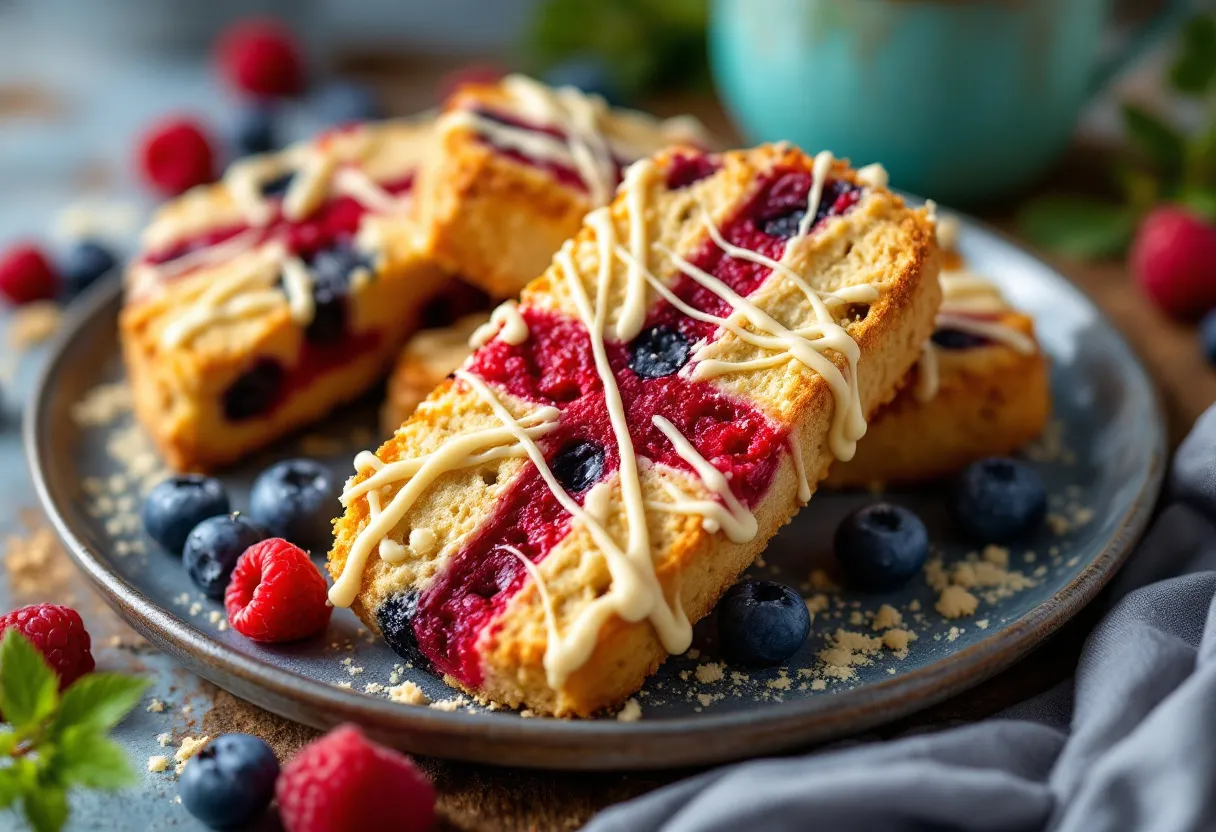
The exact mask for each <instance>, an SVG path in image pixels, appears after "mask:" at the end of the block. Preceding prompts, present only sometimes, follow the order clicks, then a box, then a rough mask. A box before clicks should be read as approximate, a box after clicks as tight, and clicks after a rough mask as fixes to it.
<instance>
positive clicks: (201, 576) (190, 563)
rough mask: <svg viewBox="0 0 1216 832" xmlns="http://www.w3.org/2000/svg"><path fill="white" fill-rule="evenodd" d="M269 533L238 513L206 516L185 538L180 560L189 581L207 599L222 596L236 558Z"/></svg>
mask: <svg viewBox="0 0 1216 832" xmlns="http://www.w3.org/2000/svg"><path fill="white" fill-rule="evenodd" d="M268 537H269V535H268V534H266V532H265V531H264V530H263V529H262V528H261V527H259V526H258V525H257V524H255V523H254V522H253V521H252V520H250V519H249V518H248V517H245V516H244V515H242V514H225V515H222V516H220V517H210V518H208V519H206V520H204V521H203V522H201V523H199V524H198V525H197V526H195V527H194V529H193V530H192V531H191V532H190V534H189V536H188V537H186V545H185V546H184V547H182V561H183V562H184V563H185V564H186V572H187V573H189V575H190V580H192V581H194V583H195V584H196V585H197V586H198V588H199V589H201V590H202V591H203V593H204V594H206V595H207V596H208V597H209V598H215V599H220V598H223V597H224V590H225V589H227V588H228V579H229V578H230V577H232V569H233V567H234V566H236V561H237V558H239V557H240V556H241V555H242V554H244V552H245V550H246V549H248V548H249V547H250V546H252V545H253V544H255V543H261V542H262V541H263V540H265V539H266V538H268Z"/></svg>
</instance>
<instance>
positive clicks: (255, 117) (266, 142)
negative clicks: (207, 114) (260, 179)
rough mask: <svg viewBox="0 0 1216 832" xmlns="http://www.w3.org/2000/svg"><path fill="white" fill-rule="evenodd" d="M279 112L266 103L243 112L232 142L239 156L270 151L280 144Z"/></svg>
mask: <svg viewBox="0 0 1216 832" xmlns="http://www.w3.org/2000/svg"><path fill="white" fill-rule="evenodd" d="M277 115H278V114H277V113H276V112H275V110H274V108H273V107H271V106H268V105H265V104H258V105H255V106H252V107H248V108H246V109H245V110H243V111H242V112H241V115H240V117H239V118H238V120H237V123H236V128H235V129H234V130H233V135H232V144H233V149H234V150H235V151H236V155H237V156H252V155H254V154H257V153H269V152H270V151H272V150H274V149H275V148H277V147H278V146H279V142H278V135H277V132H278V131H277V127H278V120H277Z"/></svg>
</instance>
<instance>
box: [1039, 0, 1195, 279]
mask: <svg viewBox="0 0 1216 832" xmlns="http://www.w3.org/2000/svg"><path fill="white" fill-rule="evenodd" d="M1168 78H1169V84H1170V88H1171V89H1172V90H1173V91H1174V92H1175V93H1177V94H1179V95H1181V96H1185V97H1188V98H1192V99H1195V100H1196V103H1197V104H1198V105H1199V107H1200V109H1201V110H1202V111H1203V112H1204V116H1203V119H1202V124H1201V126H1200V127H1199V129H1198V130H1195V131H1193V132H1191V133H1189V134H1187V133H1184V132H1183V131H1181V130H1179V129H1178V128H1177V127H1175V126H1173V125H1171V124H1169V123H1168V122H1166V121H1165V120H1164V119H1162V118H1160V117H1159V116H1157V115H1155V114H1154V113H1151V112H1149V111H1148V110H1146V109H1144V108H1143V107H1139V106H1136V105H1134V104H1124V105H1123V107H1122V118H1123V131H1124V134H1125V135H1126V137H1127V140H1128V144H1129V145H1130V146H1131V148H1132V150H1133V156H1132V158H1131V159H1128V160H1121V161H1120V162H1118V163H1117V164H1116V165H1115V167H1114V169H1113V170H1112V178H1113V180H1114V184H1115V185H1116V186H1117V187H1118V192H1119V195H1120V196H1119V199H1118V200H1100V199H1094V198H1092V197H1086V196H1072V195H1070V196H1058V195H1057V196H1044V197H1039V198H1036V199H1033V200H1030V201H1029V202H1027V203H1026V205H1024V206H1023V208H1022V210H1021V212H1020V213H1019V215H1018V225H1019V227H1020V229H1021V231H1022V234H1024V235H1025V236H1026V237H1027V238H1028V239H1029V240H1030V241H1031V242H1033V243H1035V244H1037V245H1039V246H1042V247H1043V248H1046V249H1050V250H1052V251H1056V252H1059V253H1061V254H1065V255H1069V256H1072V257H1077V258H1080V259H1096V258H1101V257H1113V256H1117V255H1119V254H1121V253H1122V252H1123V251H1124V250H1125V249H1126V248H1127V246H1128V243H1129V242H1130V240H1131V237H1132V234H1133V233H1134V232H1135V229H1136V226H1137V225H1138V224H1139V222H1140V219H1141V218H1142V217H1143V216H1144V215H1145V214H1147V213H1148V212H1149V211H1151V210H1152V209H1153V207H1154V206H1155V205H1157V204H1159V203H1161V202H1172V203H1175V204H1179V205H1183V206H1186V207H1187V208H1189V209H1190V210H1192V211H1194V212H1195V213H1196V214H1198V215H1199V216H1202V217H1205V218H1206V219H1207V220H1208V221H1209V222H1216V15H1213V14H1197V15H1195V16H1194V17H1193V18H1191V19H1190V21H1188V22H1187V24H1186V25H1185V26H1184V27H1183V28H1182V32H1181V34H1180V36H1179V41H1178V48H1177V51H1176V52H1175V55H1174V61H1173V64H1172V65H1171V67H1170V71H1169V75H1168Z"/></svg>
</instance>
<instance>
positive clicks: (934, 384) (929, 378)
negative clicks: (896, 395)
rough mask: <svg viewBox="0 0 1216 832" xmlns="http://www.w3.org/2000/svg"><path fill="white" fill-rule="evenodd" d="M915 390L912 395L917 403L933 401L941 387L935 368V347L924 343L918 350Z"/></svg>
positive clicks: (927, 342)
mask: <svg viewBox="0 0 1216 832" xmlns="http://www.w3.org/2000/svg"><path fill="white" fill-rule="evenodd" d="M916 367H917V370H916V373H917V375H916V389H915V390H914V391H913V395H914V396H916V400H917V401H918V402H929V401H933V399H934V397H935V396H937V391H938V389H939V387H940V385H941V376H940V374H939V372H938V367H937V347H935V346H934V345H933V342H932V341H926V342H925V343H924V344H923V345H921V348H920V361H919V362H918V363H917V365H916Z"/></svg>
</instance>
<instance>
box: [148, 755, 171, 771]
mask: <svg viewBox="0 0 1216 832" xmlns="http://www.w3.org/2000/svg"><path fill="white" fill-rule="evenodd" d="M168 767H169V758H168V757H166V756H165V755H164V754H153V755H152V756H151V757H149V758H148V771H151V772H156V773H158V774H159V773H160V772H162V771H164V770H165V769H167V768H168Z"/></svg>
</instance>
